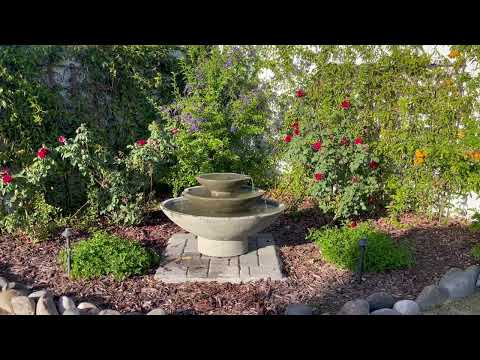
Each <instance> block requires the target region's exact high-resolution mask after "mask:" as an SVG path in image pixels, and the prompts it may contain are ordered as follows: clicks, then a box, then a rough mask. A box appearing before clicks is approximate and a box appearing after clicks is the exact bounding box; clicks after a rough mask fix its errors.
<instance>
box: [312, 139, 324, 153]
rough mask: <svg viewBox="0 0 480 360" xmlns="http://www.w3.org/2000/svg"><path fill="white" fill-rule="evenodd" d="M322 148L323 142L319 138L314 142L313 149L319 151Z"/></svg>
mask: <svg viewBox="0 0 480 360" xmlns="http://www.w3.org/2000/svg"><path fill="white" fill-rule="evenodd" d="M321 148H322V142H321V141H320V140H319V141H317V142H315V143H313V144H312V149H313V151H318V150H320V149H321Z"/></svg>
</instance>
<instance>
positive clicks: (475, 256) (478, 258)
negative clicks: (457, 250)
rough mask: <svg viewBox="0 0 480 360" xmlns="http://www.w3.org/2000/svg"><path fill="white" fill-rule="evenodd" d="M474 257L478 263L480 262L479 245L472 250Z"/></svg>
mask: <svg viewBox="0 0 480 360" xmlns="http://www.w3.org/2000/svg"><path fill="white" fill-rule="evenodd" d="M472 256H473V258H474V259H475V260H476V261H480V244H477V245H475V246H474V247H473V248H472Z"/></svg>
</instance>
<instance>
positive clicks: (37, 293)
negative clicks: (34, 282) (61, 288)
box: [28, 289, 52, 299]
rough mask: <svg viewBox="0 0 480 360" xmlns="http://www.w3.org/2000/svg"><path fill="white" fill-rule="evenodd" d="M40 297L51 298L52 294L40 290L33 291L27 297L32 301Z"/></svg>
mask: <svg viewBox="0 0 480 360" xmlns="http://www.w3.org/2000/svg"><path fill="white" fill-rule="evenodd" d="M42 296H52V293H51V292H50V291H48V290H46V289H42V290H37V291H34V292H32V293H31V294H30V295H28V297H29V298H32V299H38V298H41V297H42Z"/></svg>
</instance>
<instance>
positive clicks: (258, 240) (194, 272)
mask: <svg viewBox="0 0 480 360" xmlns="http://www.w3.org/2000/svg"><path fill="white" fill-rule="evenodd" d="M219 242H225V243H234V242H235V241H215V243H219ZM240 243H241V242H240ZM199 244H200V241H199V238H198V237H197V236H195V235H193V234H185V233H176V234H174V235H172V237H171V238H170V239H169V240H168V244H167V248H166V249H165V252H164V253H163V259H162V261H161V263H160V267H159V268H158V269H157V272H156V274H155V279H156V280H158V281H162V282H165V283H183V282H189V281H202V282H203V281H216V282H229V283H237V284H238V283H241V282H248V281H257V280H267V279H270V280H285V279H286V278H285V277H284V276H283V274H282V265H281V260H280V257H279V256H278V252H277V246H276V244H275V240H274V238H273V236H272V234H269V233H265V234H257V235H255V236H253V237H251V238H249V239H248V242H247V244H248V252H247V253H246V254H243V255H239V256H232V257H213V256H212V257H210V256H205V255H203V254H201V253H200V252H199V251H198V250H199V249H198V246H199ZM237 246H241V245H239V244H237Z"/></svg>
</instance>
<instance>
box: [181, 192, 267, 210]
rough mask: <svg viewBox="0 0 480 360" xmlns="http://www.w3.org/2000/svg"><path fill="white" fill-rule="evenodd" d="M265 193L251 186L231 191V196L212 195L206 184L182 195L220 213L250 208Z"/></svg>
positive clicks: (197, 204)
mask: <svg viewBox="0 0 480 360" xmlns="http://www.w3.org/2000/svg"><path fill="white" fill-rule="evenodd" d="M264 194H265V191H263V190H260V189H255V190H253V191H252V189H251V188H250V187H247V186H245V187H242V188H240V189H239V191H238V192H235V193H231V194H230V196H229V197H216V196H212V195H211V193H210V191H209V190H208V189H207V188H205V187H204V186H194V187H190V188H187V189H185V190H184V191H183V193H182V196H183V197H184V198H185V199H187V200H188V201H189V202H190V203H191V204H192V206H194V207H196V208H201V209H204V208H205V209H210V210H212V211H214V212H219V213H234V212H238V211H241V210H242V209H248V208H249V207H251V206H253V205H254V204H255V202H256V201H257V200H258V199H259V198H261V197H262V196H263V195H264Z"/></svg>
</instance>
